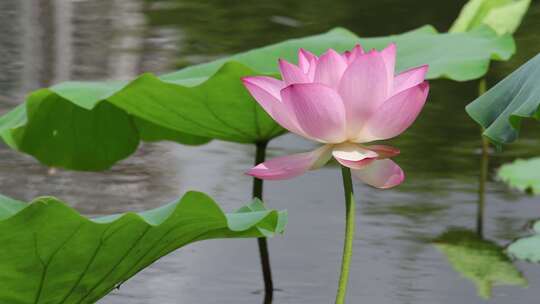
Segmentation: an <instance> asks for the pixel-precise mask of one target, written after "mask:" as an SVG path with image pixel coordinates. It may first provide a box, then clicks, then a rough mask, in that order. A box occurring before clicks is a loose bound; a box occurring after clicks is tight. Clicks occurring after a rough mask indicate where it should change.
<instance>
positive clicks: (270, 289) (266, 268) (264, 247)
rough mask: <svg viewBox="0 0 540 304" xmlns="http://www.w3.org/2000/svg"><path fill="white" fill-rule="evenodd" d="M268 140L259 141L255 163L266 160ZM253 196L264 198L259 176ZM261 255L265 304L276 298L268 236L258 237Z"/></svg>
mask: <svg viewBox="0 0 540 304" xmlns="http://www.w3.org/2000/svg"><path fill="white" fill-rule="evenodd" d="M267 146H268V142H267V141H265V142H259V143H257V144H256V147H257V149H256V152H255V165H258V164H260V163H262V162H264V159H265V158H266V147H267ZM253 197H254V198H258V199H260V200H262V198H263V181H262V180H261V179H258V178H253ZM257 243H258V245H259V255H260V257H261V268H262V273H263V279H264V300H263V303H264V304H270V303H272V300H273V298H274V282H273V281H272V268H271V266H270V254H269V252H268V243H267V242H266V238H258V239H257Z"/></svg>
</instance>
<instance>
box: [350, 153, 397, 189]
mask: <svg viewBox="0 0 540 304" xmlns="http://www.w3.org/2000/svg"><path fill="white" fill-rule="evenodd" d="M351 172H352V175H353V176H354V177H355V178H358V179H359V180H361V181H362V182H364V183H366V184H368V185H370V186H373V187H376V188H381V189H388V188H392V187H395V186H397V185H399V184H401V183H402V182H403V180H405V173H404V172H403V170H401V168H400V167H399V166H398V165H397V164H396V163H395V162H393V161H392V160H390V159H383V160H376V161H374V162H373V163H371V164H370V165H369V166H367V167H365V168H363V169H360V170H352V171H351Z"/></svg>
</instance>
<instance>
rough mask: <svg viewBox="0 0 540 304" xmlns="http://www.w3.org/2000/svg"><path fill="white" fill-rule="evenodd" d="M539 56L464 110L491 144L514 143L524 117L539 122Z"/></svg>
mask: <svg viewBox="0 0 540 304" xmlns="http://www.w3.org/2000/svg"><path fill="white" fill-rule="evenodd" d="M539 106H540V54H539V55H536V56H535V57H534V58H532V59H531V60H529V61H528V62H526V63H525V64H524V65H522V66H521V67H519V68H518V69H517V70H515V71H514V72H513V73H512V74H510V75H508V76H507V77H506V78H504V79H503V80H501V81H500V82H499V83H497V84H496V85H495V86H494V87H492V88H491V89H490V90H489V91H487V92H486V93H485V94H484V95H482V96H480V97H478V98H477V99H475V100H474V101H473V102H471V103H470V104H469V105H467V107H466V110H467V113H468V114H469V116H471V118H472V119H474V120H475V121H476V122H477V123H478V124H480V125H481V126H482V127H483V128H485V131H484V133H483V134H484V136H486V137H487V138H489V139H490V140H491V141H492V142H493V143H494V144H496V145H499V146H500V145H502V144H505V143H510V142H513V141H515V140H516V139H517V138H518V135H519V128H520V124H521V120H522V119H523V118H534V119H536V120H539V119H540V107H539Z"/></svg>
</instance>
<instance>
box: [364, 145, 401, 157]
mask: <svg viewBox="0 0 540 304" xmlns="http://www.w3.org/2000/svg"><path fill="white" fill-rule="evenodd" d="M366 149H369V150H371V151H374V152H376V153H377V154H378V155H379V156H378V157H377V159H385V158H390V157H394V156H397V155H399V153H400V151H399V149H398V148H394V147H392V146H386V145H370V146H367V147H366Z"/></svg>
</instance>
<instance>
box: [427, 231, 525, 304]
mask: <svg viewBox="0 0 540 304" xmlns="http://www.w3.org/2000/svg"><path fill="white" fill-rule="evenodd" d="M434 243H435V246H436V247H437V248H438V249H439V250H440V251H441V252H443V253H444V254H445V255H446V257H447V258H448V261H449V262H450V264H451V265H452V268H454V270H455V271H457V272H458V273H460V274H461V275H463V277H465V278H467V279H469V280H471V281H472V282H473V283H474V284H475V285H476V289H477V291H478V295H480V296H481V297H482V298H484V299H489V298H491V295H492V292H493V286H494V285H517V286H523V287H524V286H527V280H526V279H525V278H524V277H523V275H522V274H521V272H520V271H519V270H518V269H517V268H516V266H514V264H512V262H511V261H510V259H509V258H508V256H507V255H506V254H505V253H504V252H503V250H504V249H503V248H502V247H501V246H499V245H497V244H496V243H495V242H492V241H488V240H484V239H483V238H481V237H480V236H478V234H477V233H475V232H473V231H470V230H464V229H455V230H449V231H447V232H445V233H443V234H442V235H441V236H439V237H438V238H437V239H436V240H435V241H434Z"/></svg>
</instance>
